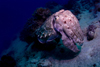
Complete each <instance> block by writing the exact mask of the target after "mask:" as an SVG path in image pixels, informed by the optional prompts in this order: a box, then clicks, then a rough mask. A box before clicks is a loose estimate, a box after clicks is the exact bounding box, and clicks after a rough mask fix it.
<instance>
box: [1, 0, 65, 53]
mask: <svg viewBox="0 0 100 67" xmlns="http://www.w3.org/2000/svg"><path fill="white" fill-rule="evenodd" d="M49 1H55V2H57V3H59V4H65V3H67V0H0V53H1V52H2V51H3V50H5V49H7V48H8V47H9V45H10V44H11V40H12V39H16V35H17V34H18V33H19V32H20V31H21V30H22V29H23V26H24V24H25V23H26V22H27V19H29V18H31V17H32V14H33V12H34V10H36V8H38V7H44V6H45V3H47V2H49Z"/></svg>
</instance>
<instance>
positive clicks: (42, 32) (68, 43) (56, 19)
mask: <svg viewBox="0 0 100 67" xmlns="http://www.w3.org/2000/svg"><path fill="white" fill-rule="evenodd" d="M35 33H36V35H37V38H38V41H39V42H40V43H47V42H50V41H52V40H54V39H55V38H57V37H59V36H61V40H62V43H63V45H64V46H65V47H67V48H68V49H70V50H71V51H73V52H78V51H80V50H79V49H78V47H77V45H78V46H82V44H83V39H84V37H83V33H82V30H81V27H80V25H79V22H78V20H77V18H76V17H75V16H74V15H73V14H72V13H71V11H69V10H64V9H62V10H60V11H58V12H56V13H54V14H53V15H51V16H50V17H49V18H47V19H46V21H45V22H44V24H43V25H42V26H41V27H40V28H38V29H37V30H36V31H35Z"/></svg>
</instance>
